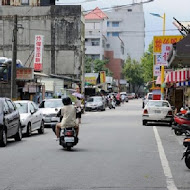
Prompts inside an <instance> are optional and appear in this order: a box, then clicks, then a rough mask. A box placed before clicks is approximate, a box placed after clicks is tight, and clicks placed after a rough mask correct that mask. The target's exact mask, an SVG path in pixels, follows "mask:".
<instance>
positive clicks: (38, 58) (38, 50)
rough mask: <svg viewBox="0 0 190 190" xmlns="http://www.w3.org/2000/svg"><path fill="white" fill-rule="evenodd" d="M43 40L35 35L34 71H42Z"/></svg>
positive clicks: (40, 36)
mask: <svg viewBox="0 0 190 190" xmlns="http://www.w3.org/2000/svg"><path fill="white" fill-rule="evenodd" d="M43 38H44V36H42V35H35V44H34V48H35V49H34V71H42V52H43Z"/></svg>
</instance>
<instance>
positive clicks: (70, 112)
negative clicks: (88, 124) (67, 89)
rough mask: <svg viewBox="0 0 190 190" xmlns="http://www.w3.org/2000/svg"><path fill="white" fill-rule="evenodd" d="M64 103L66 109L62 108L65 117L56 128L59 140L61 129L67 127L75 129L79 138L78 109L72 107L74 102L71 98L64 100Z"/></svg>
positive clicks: (62, 114)
mask: <svg viewBox="0 0 190 190" xmlns="http://www.w3.org/2000/svg"><path fill="white" fill-rule="evenodd" d="M62 102H63V105H64V107H63V108H61V116H63V118H62V120H61V122H60V123H57V124H56V127H55V132H56V136H57V139H59V137H60V129H61V128H67V127H74V128H75V129H76V133H77V136H78V132H79V125H78V124H77V123H76V109H75V107H74V106H73V105H72V101H71V99H70V98H69V97H66V98H63V99H62Z"/></svg>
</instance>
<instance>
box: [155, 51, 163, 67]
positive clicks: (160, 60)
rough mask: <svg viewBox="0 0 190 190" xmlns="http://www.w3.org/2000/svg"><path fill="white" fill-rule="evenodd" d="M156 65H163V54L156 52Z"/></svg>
mask: <svg viewBox="0 0 190 190" xmlns="http://www.w3.org/2000/svg"><path fill="white" fill-rule="evenodd" d="M155 60H156V61H155V62H156V65H162V55H161V54H156V59H155Z"/></svg>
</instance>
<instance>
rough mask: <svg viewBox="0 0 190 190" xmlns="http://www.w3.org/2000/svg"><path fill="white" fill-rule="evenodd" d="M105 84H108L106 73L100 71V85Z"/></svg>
mask: <svg viewBox="0 0 190 190" xmlns="http://www.w3.org/2000/svg"><path fill="white" fill-rule="evenodd" d="M105 82H106V72H105V71H100V83H105Z"/></svg>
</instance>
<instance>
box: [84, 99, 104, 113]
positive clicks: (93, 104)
mask: <svg viewBox="0 0 190 190" xmlns="http://www.w3.org/2000/svg"><path fill="white" fill-rule="evenodd" d="M93 110H97V111H98V110H100V111H105V100H104V98H102V97H101V96H92V97H90V98H88V99H87V101H86V104H85V111H93Z"/></svg>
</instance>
